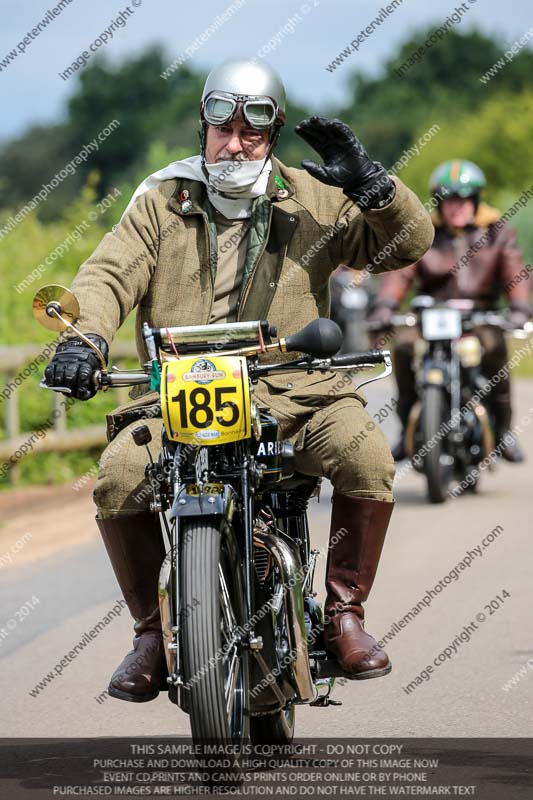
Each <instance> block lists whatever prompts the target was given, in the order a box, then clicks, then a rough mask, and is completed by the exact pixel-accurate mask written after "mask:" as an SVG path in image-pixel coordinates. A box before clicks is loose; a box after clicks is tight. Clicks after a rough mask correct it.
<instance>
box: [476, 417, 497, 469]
mask: <svg viewBox="0 0 533 800" xmlns="http://www.w3.org/2000/svg"><path fill="white" fill-rule="evenodd" d="M474 414H475V415H476V417H477V418H478V421H479V424H480V425H481V438H482V441H483V450H484V451H485V452H484V456H485V457H486V456H488V455H490V453H492V452H493V450H494V448H495V447H496V442H495V440H494V433H493V431H492V427H491V424H490V420H489V415H488V413H487V409H486V408H485V406H482V405H481V403H478V404H477V405H476V406H474ZM488 469H489V472H491V471H492V470H493V469H494V463H493V462H492V461H491V462H490V464H489V467H488Z"/></svg>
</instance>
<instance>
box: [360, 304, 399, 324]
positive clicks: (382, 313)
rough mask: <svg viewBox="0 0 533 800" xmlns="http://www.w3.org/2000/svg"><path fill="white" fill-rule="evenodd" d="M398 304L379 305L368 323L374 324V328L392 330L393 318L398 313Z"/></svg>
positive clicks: (375, 307)
mask: <svg viewBox="0 0 533 800" xmlns="http://www.w3.org/2000/svg"><path fill="white" fill-rule="evenodd" d="M396 308H397V304H396V303H395V304H394V305H393V304H392V303H390V304H388V303H377V305H375V306H374V308H373V309H372V311H371V312H370V314H369V315H368V317H367V322H370V323H372V327H373V328H376V329H379V328H390V327H392V317H393V314H394V312H395V311H396Z"/></svg>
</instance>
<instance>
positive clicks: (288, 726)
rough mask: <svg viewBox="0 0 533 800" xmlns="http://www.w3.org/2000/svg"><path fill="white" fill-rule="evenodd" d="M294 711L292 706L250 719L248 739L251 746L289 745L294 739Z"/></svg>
mask: <svg viewBox="0 0 533 800" xmlns="http://www.w3.org/2000/svg"><path fill="white" fill-rule="evenodd" d="M295 712H296V709H295V707H294V705H293V704H291V705H290V706H289V707H288V708H284V709H282V710H281V711H276V712H275V713H274V714H265V715H262V716H260V717H252V719H251V722H250V739H251V741H252V743H253V744H279V745H285V744H291V743H292V740H293V738H294V726H295V722H296V720H295V717H296V713H295Z"/></svg>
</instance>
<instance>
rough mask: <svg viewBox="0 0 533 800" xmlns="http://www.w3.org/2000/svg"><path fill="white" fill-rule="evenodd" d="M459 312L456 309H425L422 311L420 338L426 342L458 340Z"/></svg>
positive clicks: (460, 328) (460, 330) (460, 329)
mask: <svg viewBox="0 0 533 800" xmlns="http://www.w3.org/2000/svg"><path fill="white" fill-rule="evenodd" d="M461 332H462V326H461V312H460V311H458V310H457V309H456V308H426V309H424V311H422V336H423V337H424V339H425V340H426V341H435V340H437V341H438V340H440V341H442V340H444V339H458V338H459V337H460V335H461Z"/></svg>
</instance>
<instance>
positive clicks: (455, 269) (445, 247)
mask: <svg viewBox="0 0 533 800" xmlns="http://www.w3.org/2000/svg"><path fill="white" fill-rule="evenodd" d="M485 186H486V180H485V176H484V174H483V172H482V171H481V169H480V168H479V167H478V166H477V165H476V164H474V163H473V162H471V161H465V160H462V159H454V160H451V161H445V162H444V163H442V164H440V165H439V166H438V167H437V168H436V169H435V170H434V171H433V173H432V175H431V178H430V191H431V193H432V195H433V196H434V197H435V198H437V199H438V201H439V202H438V206H437V210H436V212H435V214H434V219H433V222H434V225H435V230H436V233H435V240H434V242H433V245H432V247H431V248H430V249H429V250H428V251H427V253H426V254H425V255H424V256H423V257H422V258H421V259H419V260H418V261H417V262H416V263H414V264H412V265H411V266H409V267H406V268H405V269H401V270H398V271H396V272H391V273H388V274H387V275H385V276H384V277H383V279H382V281H381V286H380V289H379V292H378V295H377V298H376V303H375V306H374V308H373V311H372V312H371V314H370V315H369V317H368V319H369V320H370V321H372V322H379V323H381V324H382V326H383V328H386V327H387V326H390V323H391V319H392V316H393V314H394V312H395V311H396V310H397V309H398V308H399V307H400V304H401V302H402V300H403V299H404V298H405V296H406V295H407V293H408V292H409V290H410V288H411V287H412V285H413V284H414V285H415V287H416V293H417V294H424V295H431V296H432V297H434V298H436V299H437V300H449V299H451V298H468V299H471V300H474V301H475V305H476V308H478V309H480V310H487V309H492V308H495V307H496V306H497V304H498V300H499V298H500V296H501V295H502V293H504V294H505V295H506V297H507V300H508V303H509V307H510V315H509V321H510V322H511V324H512V325H513V326H514V327H515V328H521V327H523V326H524V324H525V323H526V322H527V321H528V320H529V319H531V317H532V316H533V308H532V306H531V299H530V292H531V289H530V286H531V284H530V280H529V271H528V270H526V268H525V264H524V260H523V257H522V254H521V252H520V248H519V245H518V242H517V239H516V233H515V232H514V231H513V229H512V228H510V227H509V226H508V225H507V223H504V224H501V220H500V217H501V215H500V213H499V211H498V210H497V209H495V208H492V207H490V206H489V205H487V204H486V203H484V202H481V201H480V193H481V191H482V190H483V189H484V188H485ZM495 223H498V225H496V224H495ZM465 256H466V259H465ZM476 334H477V335H478V337H479V339H480V341H481V344H482V348H483V358H482V362H481V370H482V373H483V375H484V376H485V377H486V378H487V379H490V378H491V377H492V376H493V375H496V374H497V373H498V371H499V370H500V369H501V368H502V367H503V366H504V365H505V364H506V362H507V361H508V356H507V347H506V343H505V337H504V334H503V332H502V331H501V330H499V329H498V328H495V327H489V326H482V327H479V328H477V329H476ZM415 339H416V330H415V329H413V328H411V329H406V330H400V331H399V332H398V335H397V340H396V347H395V352H394V357H395V370H394V374H395V376H396V382H397V386H398V405H397V407H396V410H397V413H398V416H399V418H400V423H401V426H402V433H401V436H400V439H399V441H398V443H397V444H396V445H395V447H393V449H392V454H393V457H394V460H395V461H401V459H403V458H405V455H406V454H405V448H404V431H405V426H406V424H407V420H408V418H409V413H410V411H411V408H412V406H413V405H414V403H415V401H416V388H415V375H414V372H413V368H412V362H413V347H414V341H415ZM488 403H489V404H490V407H491V410H492V413H493V416H494V420H495V426H496V431H495V432H496V440H497V443H498V444H500V447H501V450H500V452H501V454H502V456H503V458H505V459H506V460H507V461H511V462H515V463H518V462H521V461H523V460H524V455H523V452H522V449H521V448H520V446H519V444H518V442H517V441H516V440H515V439H514V438H513V437H512V436H511V435H508V436H507V435H506V434H507V433H508V432H509V429H510V427H511V414H512V409H511V382H510V377H509V374H508V373H507V375H506V376H505V377H504V378H503V380H501V381H499V382H498V383H497V384H496V385H495V387H494V389H493V391H492V392H491V394H490V396H489V398H488Z"/></svg>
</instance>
